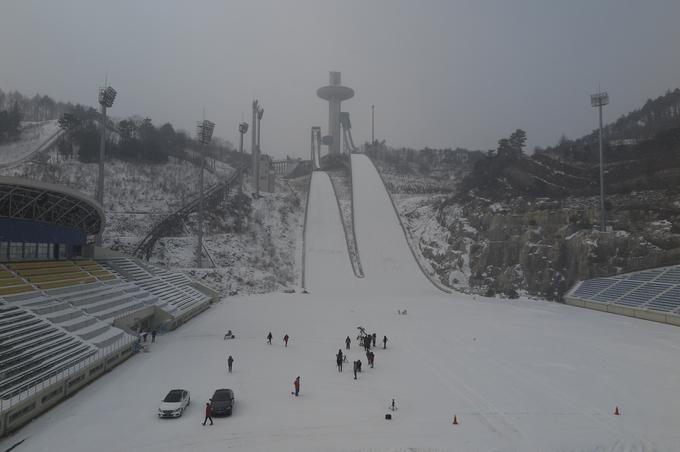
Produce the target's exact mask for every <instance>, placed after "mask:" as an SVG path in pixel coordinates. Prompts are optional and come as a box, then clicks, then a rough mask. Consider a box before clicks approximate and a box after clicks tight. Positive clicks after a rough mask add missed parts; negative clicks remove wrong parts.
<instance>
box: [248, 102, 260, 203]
mask: <svg viewBox="0 0 680 452" xmlns="http://www.w3.org/2000/svg"><path fill="white" fill-rule="evenodd" d="M259 108H260V106H259V104H258V102H257V99H255V100H254V101H253V122H252V125H253V128H252V129H250V141H251V145H250V152H251V153H252V158H253V171H252V173H253V174H252V177H253V188H254V189H255V193H254V194H255V197H259V196H260V156H259V155H258V149H257V126H258V124H257V111H258V109H259Z"/></svg>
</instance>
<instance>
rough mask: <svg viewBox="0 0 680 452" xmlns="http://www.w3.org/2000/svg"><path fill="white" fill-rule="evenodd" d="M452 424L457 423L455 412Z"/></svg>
mask: <svg viewBox="0 0 680 452" xmlns="http://www.w3.org/2000/svg"><path fill="white" fill-rule="evenodd" d="M453 425H458V417H457V416H456V415H455V414H454V415H453Z"/></svg>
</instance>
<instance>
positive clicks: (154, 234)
mask: <svg viewBox="0 0 680 452" xmlns="http://www.w3.org/2000/svg"><path fill="white" fill-rule="evenodd" d="M243 170H244V169H243V167H241V168H238V169H237V170H236V171H234V173H233V174H232V175H231V176H229V179H227V180H226V181H224V182H220V183H219V184H216V185H214V186H212V187H210V188H209V189H208V190H206V192H205V195H204V200H205V202H206V203H208V204H213V203H217V202H219V201H220V200H222V199H223V198H224V197H225V196H228V195H229V192H230V191H231V189H232V188H233V187H235V186H238V184H239V181H240V178H241V175H242V174H243ZM199 201H200V199H199V198H198V197H197V198H195V199H193V200H192V201H191V202H189V203H188V204H185V205H184V206H183V207H182V208H180V209H179V210H177V211H175V212H173V213H171V214H170V215H167V216H165V217H163V218H162V219H161V220H160V221H159V222H158V223H156V224H155V225H154V226H153V228H152V229H151V231H150V232H149V233H148V234H147V235H146V236H145V237H144V239H143V240H142V241H141V242H139V244H138V245H137V247H136V248H135V251H134V253H133V254H134V255H135V256H137V257H139V258H143V259H146V260H149V258H150V257H151V253H152V252H153V248H154V246H156V242H157V241H158V240H159V239H160V238H162V237H165V236H167V235H169V234H170V233H171V231H173V230H176V229H177V228H181V227H182V225H183V222H184V220H186V218H187V217H188V216H189V215H190V214H192V213H194V212H196V211H198V207H199Z"/></svg>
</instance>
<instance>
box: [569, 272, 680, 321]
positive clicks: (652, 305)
mask: <svg viewBox="0 0 680 452" xmlns="http://www.w3.org/2000/svg"><path fill="white" fill-rule="evenodd" d="M567 297H570V298H574V299H578V300H583V301H596V302H599V303H604V304H612V305H618V306H624V307H628V308H635V309H640V310H647V311H653V312H658V313H662V314H675V315H680V265H675V266H671V267H663V268H655V269H650V270H643V271H639V272H632V273H627V274H623V275H616V276H611V277H606V278H594V279H589V280H585V281H582V282H580V283H578V284H577V285H576V286H575V287H574V288H573V289H572V290H571V291H570V292H569V293H567Z"/></svg>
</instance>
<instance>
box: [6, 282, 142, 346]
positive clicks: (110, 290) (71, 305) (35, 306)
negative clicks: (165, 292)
mask: <svg viewBox="0 0 680 452" xmlns="http://www.w3.org/2000/svg"><path fill="white" fill-rule="evenodd" d="M92 286H94V287H92ZM128 286H129V285H128V284H127V283H124V282H122V281H120V282H118V284H116V285H106V284H94V285H90V286H76V287H78V288H79V289H83V290H82V293H81V292H80V291H78V290H75V289H74V287H73V286H71V289H72V290H71V292H70V293H69V292H65V293H60V294H40V293H36V294H35V295H34V296H32V297H25V296H24V297H21V298H20V299H12V298H7V297H6V298H5V300H6V303H7V304H8V305H12V306H18V307H21V308H23V309H27V310H30V311H31V312H33V313H34V314H37V315H40V316H41V317H42V318H44V319H45V320H48V321H49V322H51V323H52V324H54V325H58V326H60V327H62V328H63V329H64V330H66V331H68V332H70V333H73V334H75V335H76V336H79V337H80V338H81V339H83V340H88V341H90V342H91V343H92V344H94V345H96V346H98V347H101V346H102V345H101V344H102V341H103V340H105V339H108V338H109V333H108V331H109V330H110V329H111V328H113V327H112V326H111V323H112V320H113V318H115V316H116V314H117V313H120V314H126V313H130V312H134V311H135V310H138V309H143V308H145V307H146V306H148V303H150V302H149V301H148V300H146V299H135V300H134V301H132V300H131V298H132V297H125V296H121V294H123V293H125V290H126V289H128V288H129V287H128ZM88 296H89V298H87V297H88ZM114 330H116V331H117V335H118V337H119V338H120V337H123V335H124V333H123V331H122V330H119V329H118V328H114ZM95 333H96V334H95ZM105 333H106V335H105V336H104V337H103V338H100V337H99V336H100V335H103V334H105Z"/></svg>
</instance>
